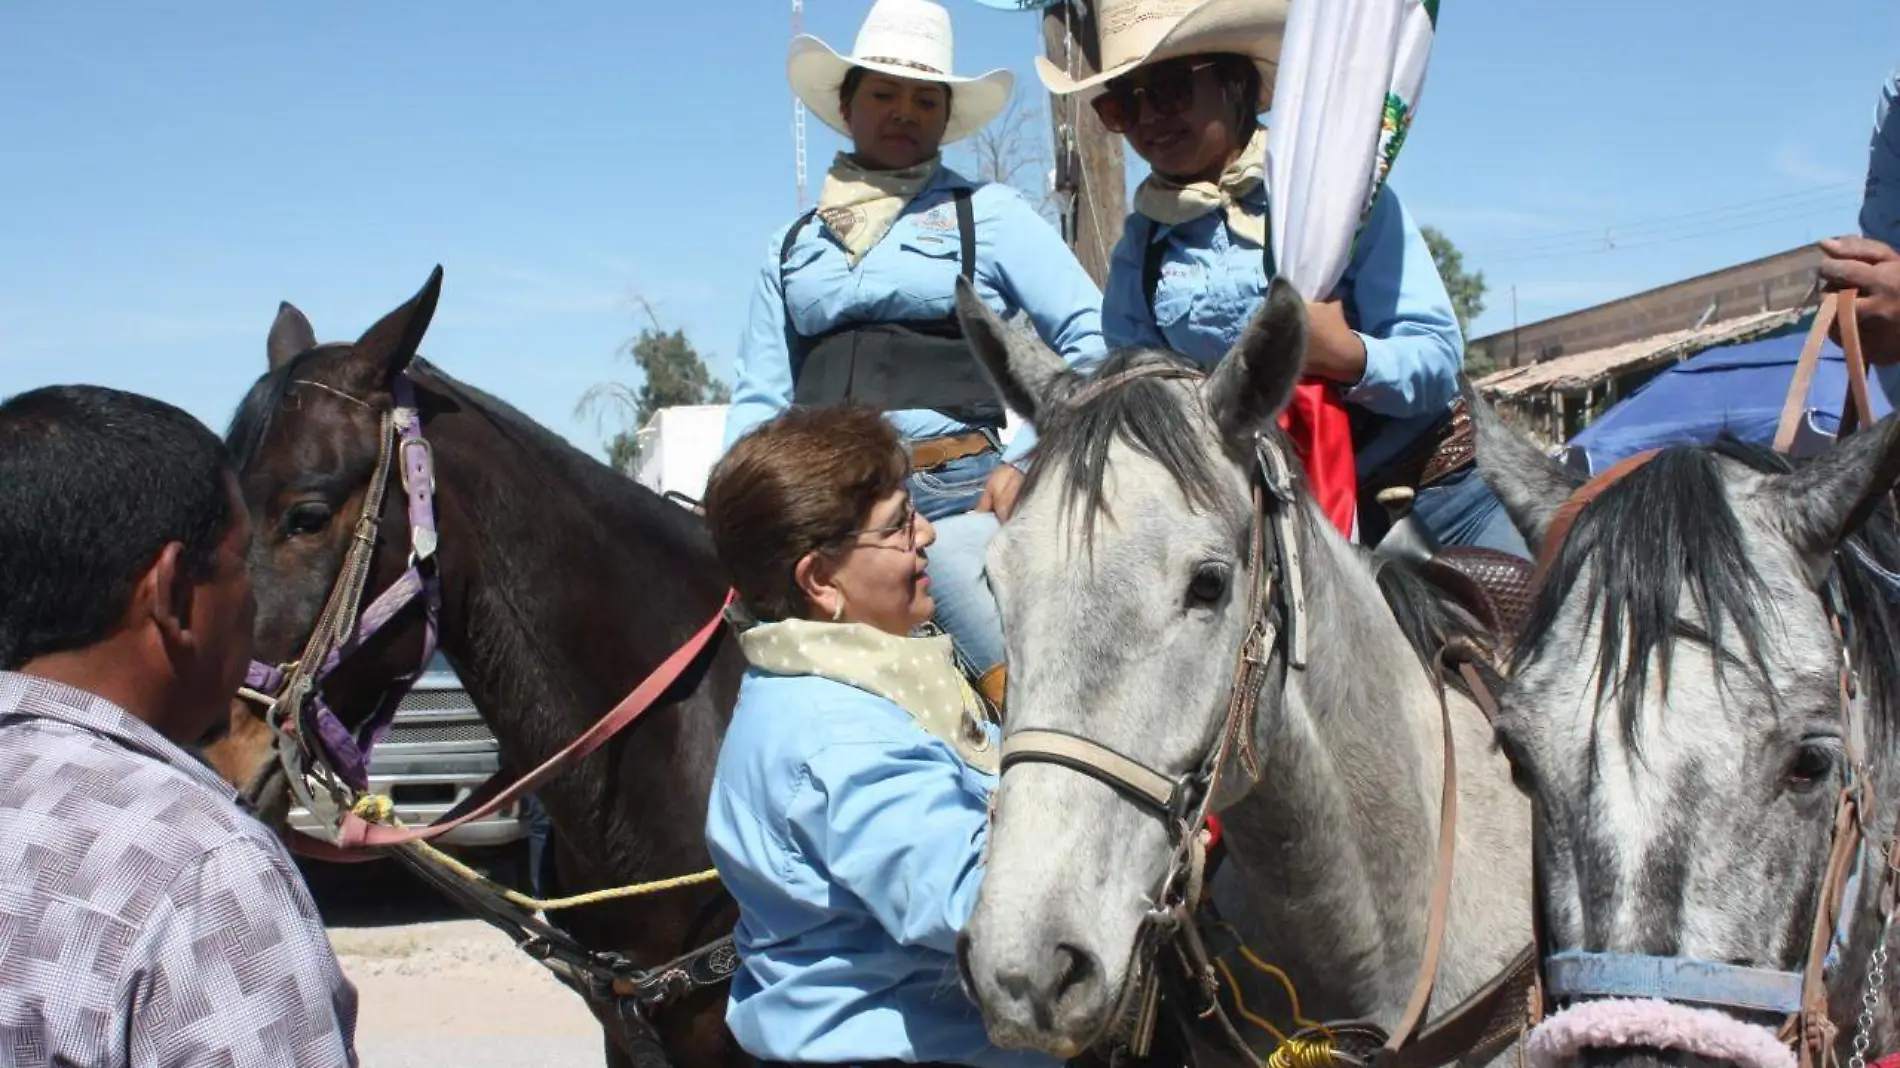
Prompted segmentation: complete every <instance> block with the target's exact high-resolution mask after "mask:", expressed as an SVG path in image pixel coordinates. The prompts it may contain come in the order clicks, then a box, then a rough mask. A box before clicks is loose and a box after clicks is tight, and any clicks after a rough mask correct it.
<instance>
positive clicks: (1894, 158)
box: [1860, 71, 1900, 397]
mask: <svg viewBox="0 0 1900 1068" xmlns="http://www.w3.org/2000/svg"><path fill="white" fill-rule="evenodd" d="M1897 98H1900V71H1895V72H1894V74H1893V77H1891V78H1889V79H1888V80H1887V84H1886V85H1884V86H1882V87H1881V89H1880V104H1879V105H1878V106H1877V107H1876V108H1875V109H1874V136H1873V140H1872V142H1871V143H1870V144H1869V145H1868V150H1867V192H1866V193H1865V194H1864V195H1863V196H1862V197H1861V201H1860V232H1861V234H1862V236H1865V237H1871V238H1873V239H1874V240H1875V241H1884V242H1886V243H1887V244H1889V245H1891V246H1893V247H1894V248H1900V107H1896V106H1895V105H1894V101H1895V100H1896V99H1897ZM1874 373H1875V374H1876V375H1878V376H1879V378H1880V387H1881V389H1882V390H1883V391H1885V392H1886V394H1887V396H1889V397H1900V364H1892V365H1889V366H1886V367H1876V368H1874Z"/></svg>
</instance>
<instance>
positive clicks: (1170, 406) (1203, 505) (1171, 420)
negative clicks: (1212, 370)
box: [1023, 348, 1297, 541]
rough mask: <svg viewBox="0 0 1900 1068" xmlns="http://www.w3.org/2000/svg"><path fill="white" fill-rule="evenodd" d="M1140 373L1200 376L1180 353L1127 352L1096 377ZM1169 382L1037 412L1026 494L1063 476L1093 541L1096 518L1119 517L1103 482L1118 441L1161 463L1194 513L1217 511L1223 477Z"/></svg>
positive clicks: (1133, 384)
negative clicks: (1052, 475) (1156, 370)
mask: <svg viewBox="0 0 1900 1068" xmlns="http://www.w3.org/2000/svg"><path fill="white" fill-rule="evenodd" d="M1142 367H1178V368H1181V369H1182V370H1187V371H1195V372H1198V371H1200V370H1201V368H1200V366H1199V365H1198V364H1195V363H1193V362H1192V361H1190V360H1188V359H1187V358H1186V357H1185V356H1181V355H1179V354H1176V353H1172V352H1165V351H1162V350H1160V349H1143V348H1124V349H1117V350H1115V351H1114V352H1112V353H1110V354H1109V355H1108V358H1107V359H1106V360H1104V361H1103V362H1102V365H1101V367H1100V368H1099V369H1097V370H1096V371H1095V373H1094V376H1093V377H1094V378H1095V379H1097V380H1100V379H1104V378H1107V377H1109V376H1111V375H1116V374H1120V373H1122V372H1125V371H1130V370H1134V369H1136V368H1142ZM1172 381H1173V380H1170V379H1167V378H1160V377H1154V378H1131V379H1129V380H1127V381H1125V382H1123V383H1121V384H1120V385H1118V386H1116V387H1115V388H1114V389H1110V390H1107V391H1105V392H1103V393H1100V394H1097V395H1096V396H1095V397H1094V398H1093V399H1091V400H1090V401H1089V402H1088V403H1087V404H1082V405H1076V406H1070V405H1067V404H1063V403H1061V402H1060V401H1058V402H1056V403H1053V404H1050V405H1047V406H1046V408H1045V410H1044V411H1042V412H1039V413H1037V414H1038V419H1039V422H1038V423H1037V426H1036V432H1037V439H1036V446H1035V452H1034V456H1035V460H1036V462H1035V463H1033V464H1031V465H1030V468H1029V475H1028V477H1027V478H1026V479H1025V480H1024V482H1023V493H1024V494H1028V493H1031V492H1033V491H1034V490H1035V489H1036V487H1037V486H1038V485H1039V484H1040V483H1041V482H1042V481H1043V479H1044V478H1046V477H1049V472H1050V471H1051V470H1056V471H1060V472H1061V478H1062V492H1063V496H1064V499H1065V501H1066V503H1067V505H1068V507H1069V508H1070V510H1071V511H1072V512H1073V510H1074V509H1075V508H1077V507H1080V508H1081V509H1082V536H1083V538H1084V539H1085V540H1089V541H1092V540H1093V539H1094V537H1095V519H1096V517H1097V516H1098V515H1108V516H1109V518H1111V519H1112V518H1114V516H1113V515H1112V513H1110V511H1109V507H1108V497H1107V493H1106V491H1105V490H1104V489H1103V480H1104V476H1105V475H1106V473H1107V470H1108V450H1109V447H1110V446H1112V445H1114V444H1115V443H1116V442H1117V441H1120V442H1122V443H1123V444H1125V445H1127V446H1128V447H1129V448H1131V449H1133V450H1135V451H1136V452H1137V453H1140V454H1141V455H1143V456H1146V457H1148V458H1149V459H1151V460H1153V461H1155V462H1156V463H1158V464H1160V465H1161V467H1162V469H1163V470H1164V471H1166V472H1167V473H1168V476H1169V477H1170V478H1172V479H1173V480H1174V482H1175V484H1176V485H1178V486H1180V487H1181V492H1182V493H1183V494H1185V495H1186V496H1187V500H1188V504H1189V505H1190V506H1191V507H1194V508H1198V509H1209V510H1211V509H1214V508H1216V507H1218V506H1219V503H1220V494H1221V489H1222V486H1223V483H1222V480H1221V476H1220V473H1219V471H1218V470H1217V469H1216V468H1215V466H1214V465H1213V464H1212V463H1211V462H1210V461H1209V458H1208V456H1207V454H1206V453H1205V452H1203V451H1202V450H1201V449H1199V448H1197V447H1196V444H1195V443H1196V439H1197V434H1196V433H1195V427H1194V425H1193V423H1192V422H1191V421H1190V418H1189V414H1188V410H1187V409H1186V408H1185V407H1184V406H1183V405H1182V404H1181V403H1180V400H1179V396H1178V390H1177V389H1176V388H1175V387H1174V386H1173V385H1172ZM1272 432H1273V433H1278V430H1277V429H1275V430H1274V431H1272ZM1296 477H1297V476H1296Z"/></svg>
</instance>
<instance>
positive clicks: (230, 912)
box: [122, 834, 356, 1068]
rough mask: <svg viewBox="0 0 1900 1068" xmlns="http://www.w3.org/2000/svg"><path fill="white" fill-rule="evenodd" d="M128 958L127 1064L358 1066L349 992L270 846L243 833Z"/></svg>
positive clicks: (285, 864) (194, 875)
mask: <svg viewBox="0 0 1900 1068" xmlns="http://www.w3.org/2000/svg"><path fill="white" fill-rule="evenodd" d="M273 847H275V848H273ZM125 959H126V965H125V968H126V974H125V976H124V979H123V982H124V986H123V988H122V989H123V990H124V991H125V994H124V996H126V997H128V998H129V999H130V1023H129V1024H128V1026H127V1041H128V1043H129V1045H130V1047H131V1049H130V1053H131V1063H133V1064H146V1065H153V1066H156V1068H209V1066H211V1065H220V1064H272V1065H284V1066H286V1068H338V1066H339V1065H346V1064H348V1065H354V1064H355V1063H356V1049H355V1033H356V990H355V988H354V987H352V986H351V985H350V983H349V980H347V979H345V978H344V977H343V972H342V970H341V969H340V968H339V967H338V966H337V960H336V954H335V952H334V951H333V950H332V949H331V948H330V941H329V938H328V936H326V935H325V934H324V930H323V921H322V919H321V918H320V917H319V916H318V915H317V911H316V907H315V906H314V905H312V904H311V903H310V898H309V894H308V893H307V892H306V891H305V890H304V888H303V885H302V883H301V882H299V881H298V877H297V875H296V874H295V869H294V868H293V867H292V865H291V861H290V860H289V858H288V857H286V856H284V855H283V850H282V848H281V847H276V843H275V842H270V843H264V842H260V841H257V840H256V839H255V838H254V837H252V836H250V835H248V834H247V835H239V836H237V837H235V838H233V839H232V840H230V841H228V842H226V843H225V844H223V845H221V846H219V847H218V848H216V849H214V850H212V851H211V852H209V853H207V854H205V855H204V856H203V857H202V858H201V859H200V860H199V862H198V864H197V866H196V867H194V868H193V869H191V870H190V871H188V872H186V873H184V874H182V875H180V876H179V877H178V878H177V879H175V880H174V881H173V883H172V885H171V886H169V887H167V888H166V890H165V896H164V899H163V900H162V901H161V902H160V903H159V904H158V905H157V906H156V907H155V909H154V910H153V912H152V914H151V916H150V917H149V918H148V919H147V920H146V922H145V924H144V926H143V927H142V928H141V929H140V930H139V931H138V933H137V935H136V940H135V941H134V942H133V943H132V945H131V947H130V949H129V951H128V953H127V954H126V958H125Z"/></svg>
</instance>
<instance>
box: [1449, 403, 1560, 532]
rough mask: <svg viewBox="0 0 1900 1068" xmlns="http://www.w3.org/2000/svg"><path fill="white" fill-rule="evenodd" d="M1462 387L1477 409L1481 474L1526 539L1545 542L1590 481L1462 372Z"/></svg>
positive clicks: (1476, 436)
mask: <svg viewBox="0 0 1900 1068" xmlns="http://www.w3.org/2000/svg"><path fill="white" fill-rule="evenodd" d="M1458 389H1459V390H1460V391H1461V392H1462V393H1463V394H1464V397H1465V407H1466V408H1468V409H1470V411H1471V434H1472V438H1473V439H1474V440H1475V442H1476V444H1477V450H1478V475H1479V477H1481V478H1483V479H1484V481H1485V484H1486V485H1488V486H1490V487H1491V492H1492V493H1495V494H1497V495H1498V501H1499V502H1500V503H1502V504H1503V505H1504V514H1505V515H1508V516H1510V517H1511V525H1512V526H1514V527H1516V528H1517V532H1518V533H1519V534H1522V535H1524V540H1525V541H1526V542H1527V543H1529V544H1530V545H1531V546H1532V547H1533V548H1535V547H1536V546H1539V545H1542V544H1543V543H1544V532H1545V531H1547V530H1549V529H1550V521H1551V517H1553V516H1555V515H1556V514H1557V509H1558V508H1559V507H1561V506H1562V505H1563V503H1564V502H1565V501H1567V500H1569V499H1570V495H1571V494H1573V493H1575V492H1576V491H1577V489H1578V488H1579V487H1580V486H1582V485H1583V484H1584V482H1585V481H1586V480H1585V479H1583V478H1582V477H1580V476H1578V475H1576V474H1575V473H1573V472H1571V471H1570V470H1569V469H1568V468H1566V467H1564V465H1562V464H1560V463H1558V462H1557V461H1555V460H1553V459H1551V458H1550V457H1548V456H1546V455H1544V452H1543V450H1542V449H1539V448H1538V447H1537V446H1536V445H1534V444H1532V443H1531V442H1530V440H1529V439H1527V438H1525V437H1524V436H1523V435H1521V434H1519V433H1518V432H1517V431H1515V430H1512V429H1511V428H1510V427H1509V426H1507V425H1505V422H1504V420H1503V419H1500V418H1499V417H1498V414H1497V413H1496V412H1494V411H1492V410H1491V406H1490V405H1489V404H1486V403H1485V401H1484V398H1483V397H1481V396H1479V395H1478V390H1477V388H1476V387H1475V386H1473V385H1472V384H1471V380H1470V379H1468V378H1466V377H1465V376H1464V375H1462V374H1461V375H1459V376H1458Z"/></svg>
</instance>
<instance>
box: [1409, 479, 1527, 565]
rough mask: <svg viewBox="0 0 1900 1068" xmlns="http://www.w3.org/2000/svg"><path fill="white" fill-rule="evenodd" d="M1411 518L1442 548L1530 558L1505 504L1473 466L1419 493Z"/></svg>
mask: <svg viewBox="0 0 1900 1068" xmlns="http://www.w3.org/2000/svg"><path fill="white" fill-rule="evenodd" d="M1412 515H1413V516H1414V517H1416V518H1417V520H1418V522H1419V525H1420V526H1423V527H1424V528H1425V529H1426V530H1427V531H1428V532H1430V534H1431V535H1432V537H1433V538H1435V539H1437V541H1438V543H1439V544H1440V545H1443V546H1446V547H1450V546H1454V545H1465V546H1476V547H1478V548H1484V549H1496V550H1498V551H1499V552H1507V553H1515V554H1516V555H1518V556H1522V557H1525V558H1526V559H1529V558H1530V555H1531V550H1530V546H1529V545H1526V544H1525V542H1524V536H1523V535H1522V534H1519V533H1518V532H1517V528H1516V527H1514V526H1512V525H1511V517H1510V516H1508V515H1506V514H1505V512H1504V503H1503V502H1502V501H1500V500H1498V498H1497V495H1496V494H1494V493H1492V492H1491V487H1490V486H1487V485H1485V482H1484V479H1483V477H1481V476H1480V475H1479V474H1478V468H1477V465H1475V464H1473V465H1471V466H1469V467H1466V468H1465V469H1464V470H1462V471H1454V472H1452V473H1451V474H1449V475H1446V476H1445V477H1444V478H1441V479H1439V480H1438V481H1437V482H1434V483H1432V484H1431V485H1430V486H1427V487H1426V488H1424V489H1422V490H1419V491H1418V496H1417V497H1416V498H1414V499H1413V501H1412Z"/></svg>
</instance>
